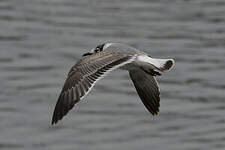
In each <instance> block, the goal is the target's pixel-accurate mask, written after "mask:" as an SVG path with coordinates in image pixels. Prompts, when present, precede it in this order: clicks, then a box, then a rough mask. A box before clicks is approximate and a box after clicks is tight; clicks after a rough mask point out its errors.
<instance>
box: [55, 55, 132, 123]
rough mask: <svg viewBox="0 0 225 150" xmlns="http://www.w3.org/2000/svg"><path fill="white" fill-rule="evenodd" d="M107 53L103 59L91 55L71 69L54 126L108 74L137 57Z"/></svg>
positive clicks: (56, 107) (57, 106)
mask: <svg viewBox="0 0 225 150" xmlns="http://www.w3.org/2000/svg"><path fill="white" fill-rule="evenodd" d="M103 52H104V51H103ZM103 52H102V53H103ZM107 53H108V54H107ZM107 53H106V52H104V53H103V56H101V57H100V55H99V57H96V56H92V55H91V56H89V57H88V58H86V59H81V60H80V61H78V62H77V64H75V65H74V66H73V67H72V68H71V70H70V71H69V73H68V77H67V79H66V81H65V83H64V86H63V88H62V91H61V94H60V96H59V98H58V101H57V103H56V106H55V110H54V113H53V117H52V124H55V123H57V122H58V121H59V120H61V119H62V118H63V116H65V115H66V114H67V113H68V112H69V111H70V110H71V109H72V108H73V106H74V105H75V104H76V103H77V102H79V101H80V100H81V99H82V98H83V97H84V96H86V95H87V93H88V92H89V91H90V90H91V88H92V87H93V86H94V85H95V83H96V82H97V81H98V80H99V79H101V78H102V77H103V76H104V75H106V73H108V72H110V71H112V70H114V69H116V68H118V67H120V66H122V65H124V64H127V63H129V62H131V61H133V60H134V58H135V57H136V56H133V55H124V54H123V55H121V54H117V53H112V52H111V53H110V52H107ZM92 57H94V58H95V59H94V58H92Z"/></svg>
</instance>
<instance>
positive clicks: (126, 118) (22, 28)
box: [0, 0, 225, 150]
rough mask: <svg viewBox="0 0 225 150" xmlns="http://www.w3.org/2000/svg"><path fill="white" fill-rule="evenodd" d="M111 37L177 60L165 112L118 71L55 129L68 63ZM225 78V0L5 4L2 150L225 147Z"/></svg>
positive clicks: (5, 0)
mask: <svg viewBox="0 0 225 150" xmlns="http://www.w3.org/2000/svg"><path fill="white" fill-rule="evenodd" d="M107 41H111V42H122V43H127V44H130V45H133V46H135V47H136V48H139V49H142V50H144V51H146V52H148V53H150V54H151V55H152V56H154V57H159V58H174V59H175V60H176V65H175V68H174V69H173V70H172V71H171V72H168V73H166V74H164V75H163V76H162V77H159V78H158V80H159V84H160V87H161V107H160V115H159V116H156V117H153V116H151V115H150V114H149V113H148V112H147V110H146V109H145V107H144V105H143V104H142V103H141V101H140V100H139V97H138V96H137V94H136V91H135V89H134V88H133V85H132V82H131V81H130V80H129V77H128V74H127V72H124V71H120V70H117V71H115V72H114V73H112V74H110V75H109V76H108V77H106V79H104V80H102V81H101V82H99V83H98V84H97V86H96V87H95V89H94V90H93V91H92V92H91V93H90V94H89V96H88V97H87V98H86V99H85V100H84V101H82V102H81V103H79V104H78V105H76V107H75V109H73V111H71V112H70V113H69V115H68V116H67V117H65V118H64V119H63V121H62V122H60V123H59V124H57V125H55V126H51V125H50V120H51V117H52V112H53V109H54V106H55V103H56V100H57V98H58V95H59V92H60V90H61V87H62V84H63V82H64V79H65V76H66V74H67V72H68V71H69V69H70V67H71V66H72V65H73V64H74V63H75V62H76V61H77V60H78V59H79V57H80V56H81V55H82V54H83V53H84V52H87V51H89V50H90V49H91V48H93V47H95V46H96V45H97V44H100V43H103V42H107ZM224 75H225V1H224V0H163V1H160V0H136V1H135V0H129V1H128V0H124V1H119V0H107V1H103V0H63V1H61V0H1V1H0V82H1V84H0V120H1V121H0V149H4V150H7V149H27V150H31V149H35V150H38V149H40V150H45V149H46V150H74V149H76V150H89V149H90V150H106V149H107V150H116V149H118V150H137V149H138V150H149V149H154V150H211V149H213V150H219V149H221V150H223V149H225V99H224V98H225V92H224V91H225V77H224ZM118 88H120V89H118Z"/></svg>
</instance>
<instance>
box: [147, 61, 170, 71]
mask: <svg viewBox="0 0 225 150" xmlns="http://www.w3.org/2000/svg"><path fill="white" fill-rule="evenodd" d="M151 64H152V65H153V66H154V67H155V68H156V69H158V70H160V71H168V70H170V69H171V68H172V67H173V65H174V60H173V59H156V58H152V63H151Z"/></svg>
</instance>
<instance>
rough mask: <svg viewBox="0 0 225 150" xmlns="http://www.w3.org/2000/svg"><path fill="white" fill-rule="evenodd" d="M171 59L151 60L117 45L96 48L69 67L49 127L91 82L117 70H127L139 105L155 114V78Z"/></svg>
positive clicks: (90, 87) (156, 99)
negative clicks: (137, 96) (141, 104)
mask: <svg viewBox="0 0 225 150" xmlns="http://www.w3.org/2000/svg"><path fill="white" fill-rule="evenodd" d="M173 64H174V60H173V59H155V58H152V57H150V56H149V55H148V54H146V53H144V52H141V51H139V50H137V49H135V48H133V47H130V46H128V45H125V44H121V43H106V44H102V45H99V46H97V47H96V48H95V49H93V50H92V51H91V52H88V53H85V54H84V55H83V57H82V58H81V59H80V60H78V62H77V63H76V64H75V65H74V66H73V67H72V68H71V70H70V71H69V73H68V77H67V79H66V81H65V84H64V86H63V88H62V91H61V94H60V96H59V98H58V101H57V104H56V106H55V110H54V113H53V118H52V124H54V123H57V122H58V120H61V119H62V118H63V116H65V115H66V114H67V113H68V111H69V110H70V109H72V108H73V106H74V104H76V103H77V102H79V101H80V100H81V99H83V98H84V96H86V95H87V94H88V92H89V91H90V90H91V89H92V87H93V86H94V85H95V83H96V82H97V81H98V80H99V79H101V78H103V77H104V76H105V75H106V74H107V73H109V72H111V71H112V70H115V69H117V68H120V69H123V70H128V71H129V74H130V77H131V80H132V81H133V83H134V86H135V88H136V90H137V93H138V95H139V97H140V98H141V100H142V102H143V104H144V105H145V107H146V108H147V109H148V111H149V112H151V114H153V115H155V114H157V113H158V111H159V100H160V97H159V95H160V92H159V88H158V84H157V81H156V80H155V76H156V75H161V74H160V73H159V72H158V71H161V72H163V71H166V70H169V69H170V68H171V67H172V66H173Z"/></svg>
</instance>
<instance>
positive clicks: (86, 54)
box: [82, 52, 92, 56]
mask: <svg viewBox="0 0 225 150" xmlns="http://www.w3.org/2000/svg"><path fill="white" fill-rule="evenodd" d="M88 55H92V53H90V52H88V53H85V54H83V55H82V56H88Z"/></svg>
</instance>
